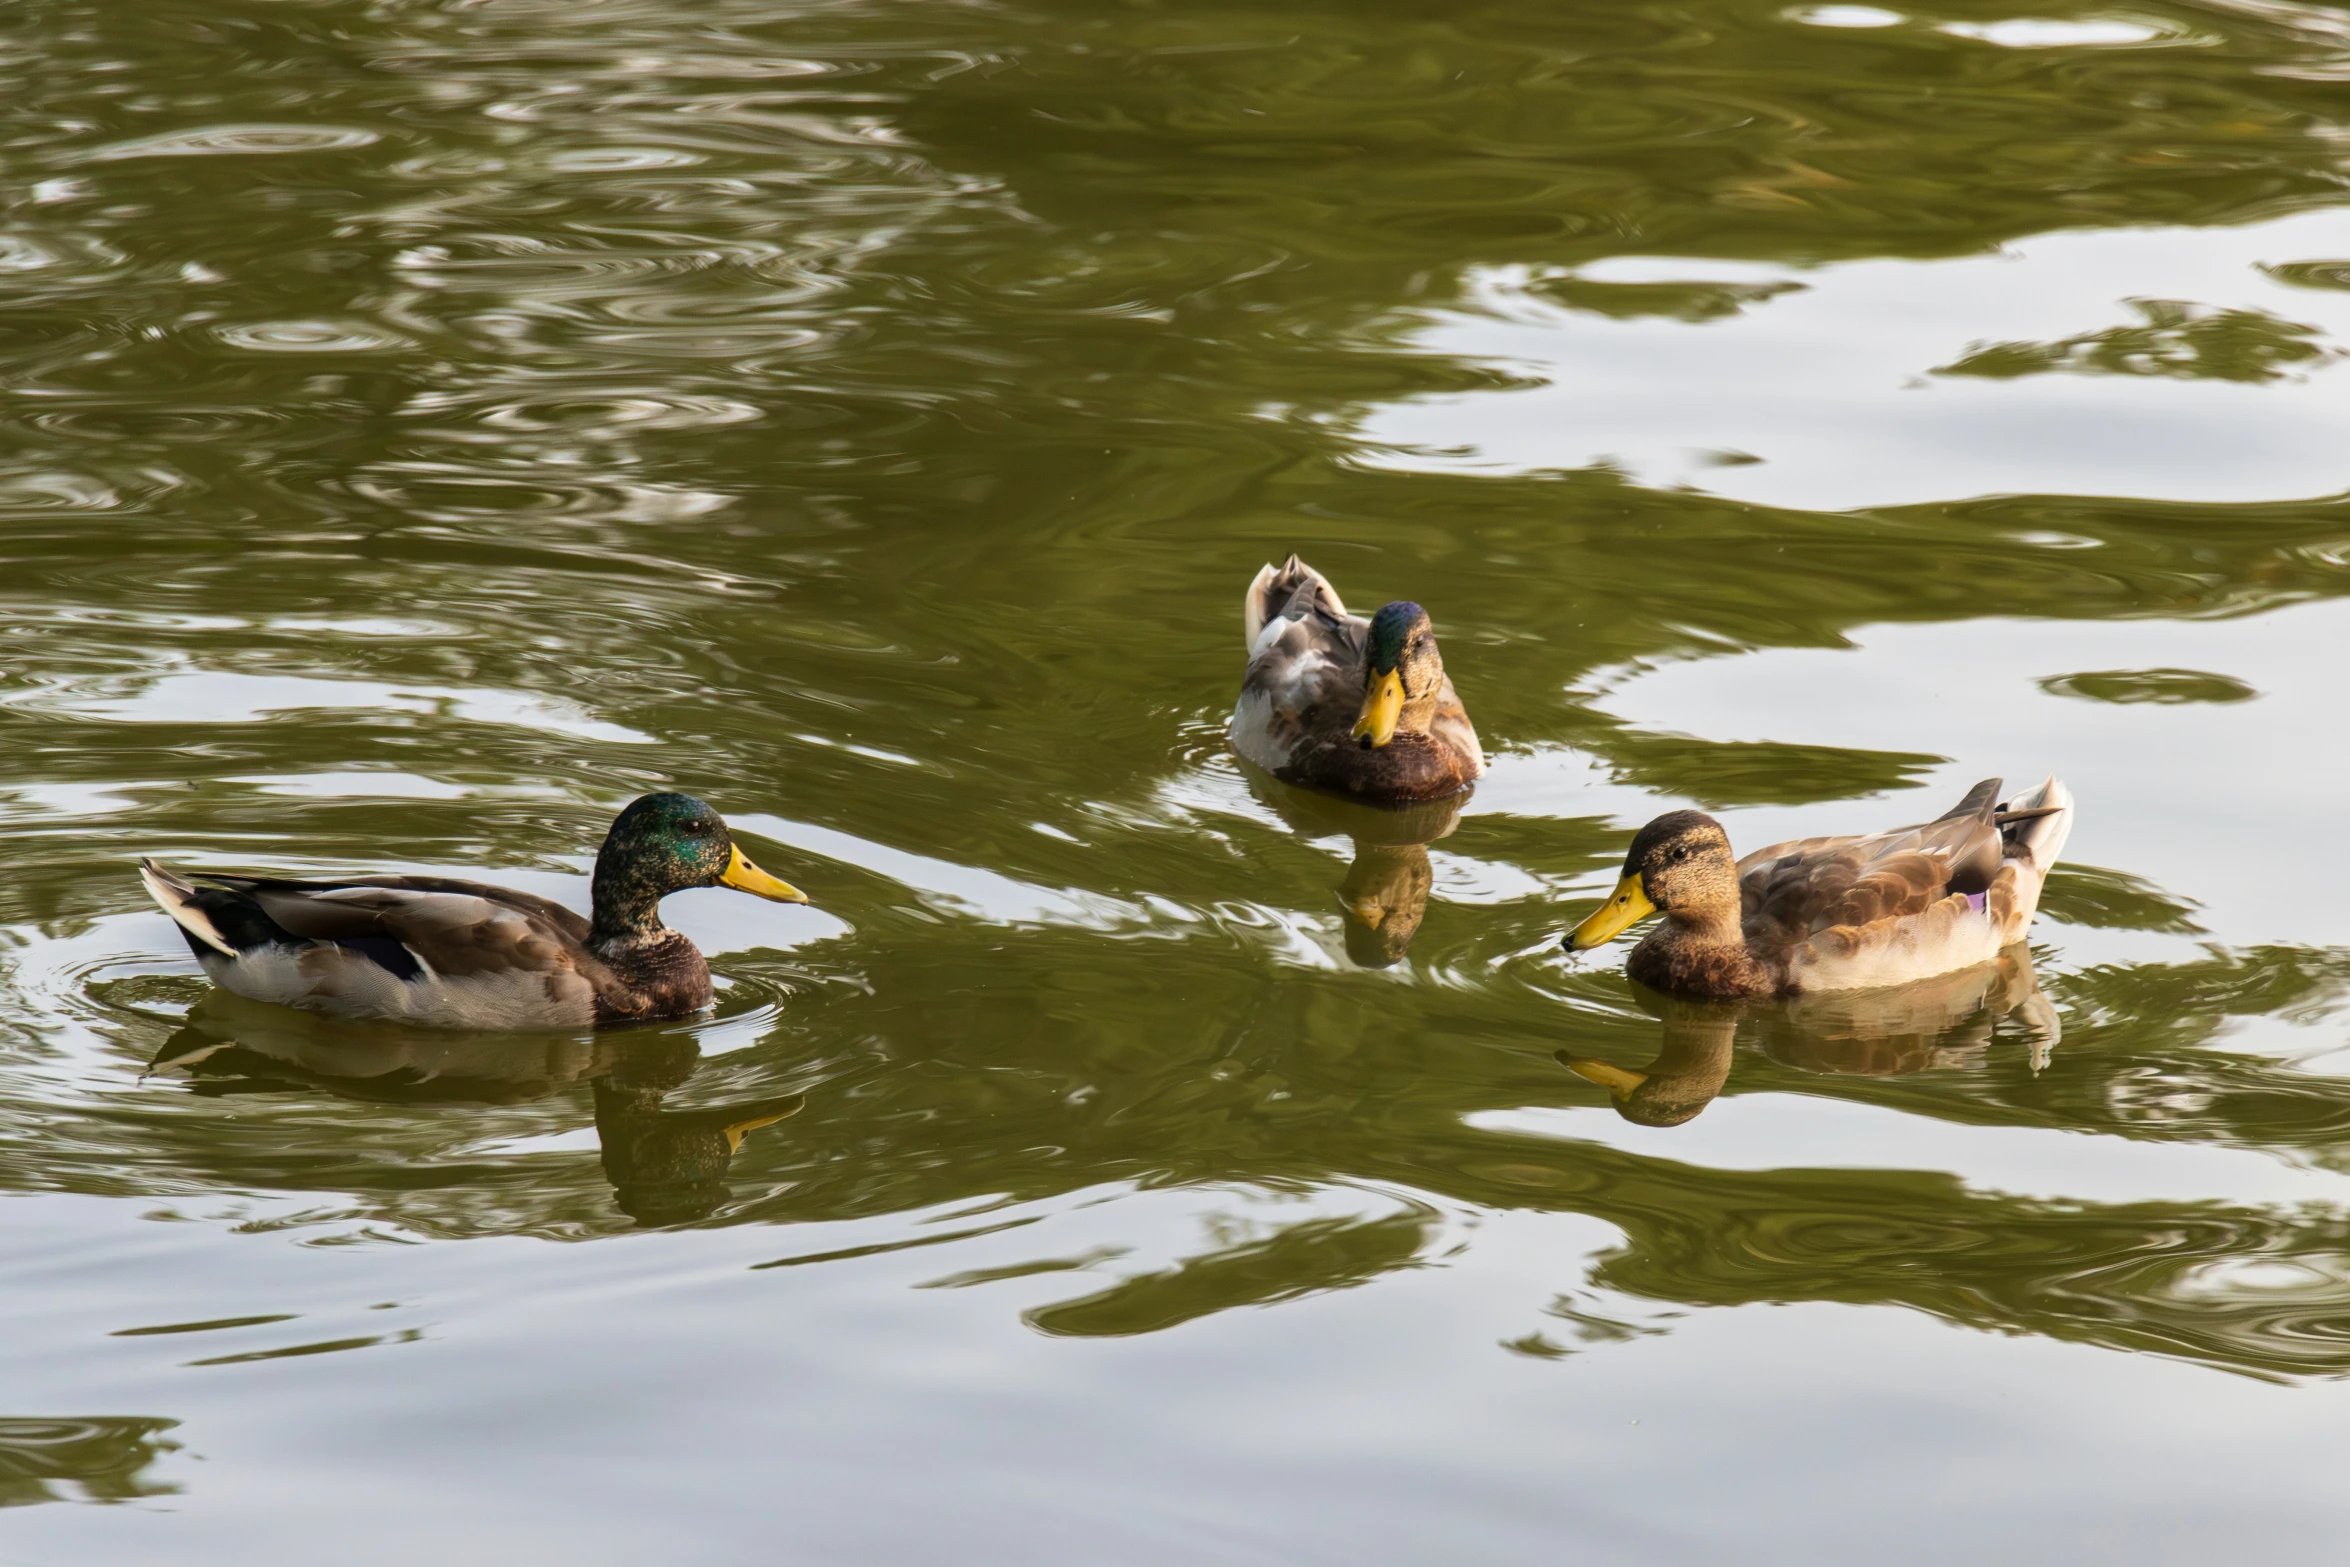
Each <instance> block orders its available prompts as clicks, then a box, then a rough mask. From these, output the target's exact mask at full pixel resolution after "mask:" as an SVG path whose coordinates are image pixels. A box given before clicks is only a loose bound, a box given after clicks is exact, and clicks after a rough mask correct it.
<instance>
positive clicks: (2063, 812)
mask: <svg viewBox="0 0 2350 1567" xmlns="http://www.w3.org/2000/svg"><path fill="white" fill-rule="evenodd" d="M1997 820H1998V822H1999V835H2000V836H2001V837H2002V838H2004V839H2006V840H2007V845H2006V852H2007V853H2008V854H2009V855H2010V856H2013V855H2016V854H2018V853H2022V854H2027V855H2029V856H2031V860H2032V863H2033V864H2034V865H2035V866H2037V867H2038V868H2039V870H2040V873H2041V874H2042V875H2043V876H2045V875H2046V874H2047V873H2048V872H2050V871H2052V870H2054V869H2055V868H2056V857H2057V856H2058V855H2060V854H2062V853H2063V852H2064V841H2065V840H2066V839H2067V838H2069V837H2071V836H2072V832H2073V792H2072V791H2071V790H2070V789H2067V788H2066V787H2065V786H2064V781H2063V780H2062V779H2060V778H2057V777H2056V776H2054V775H2053V774H2051V775H2050V776H2049V778H2048V779H2047V781H2046V782H2044V783H2042V784H2041V785H2040V787H2039V788H2037V789H2032V790H2028V791H2026V792H2025V793H2023V794H2019V795H2016V796H2015V797H2014V798H2012V799H2007V800H2002V801H2000V802H1999V814H1998V817H1997Z"/></svg>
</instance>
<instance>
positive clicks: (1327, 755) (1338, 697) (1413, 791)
mask: <svg viewBox="0 0 2350 1567" xmlns="http://www.w3.org/2000/svg"><path fill="white" fill-rule="evenodd" d="M1242 617H1243V624H1244V625H1245V626H1246V628H1247V632H1248V672H1247V673H1246V674H1244V675H1243V676H1242V677H1241V681H1240V701H1239V703H1238V705H1236V706H1235V707H1234V708H1233V709H1232V748H1233V749H1234V750H1236V751H1238V752H1239V753H1240V754H1241V755H1242V756H1245V757H1247V758H1248V759H1249V760H1250V761H1252V762H1254V763H1256V764H1257V765H1258V766H1259V767H1262V768H1264V769H1265V770H1266V771H1267V772H1269V773H1271V774H1272V775H1273V776H1274V777H1276V778H1279V779H1281V780H1283V781H1284V782H1287V783H1296V784H1306V785H1309V786H1310V787H1313V788H1317V789H1330V790H1335V791H1336V792H1338V793H1340V794H1349V795H1354V796H1356V797H1357V798H1359V799H1365V800H1373V801H1379V802H1383V803H1390V804H1392V803H1396V802H1401V801H1407V800H1434V799H1439V798H1442V797H1443V796H1445V795H1448V794H1458V793H1460V791H1461V790H1463V789H1466V788H1467V787H1469V785H1470V784H1472V783H1474V782H1476V780H1477V776H1478V774H1480V773H1482V772H1484V771H1485V753H1484V751H1483V750H1481V749H1480V748H1479V747H1478V744H1477V731H1476V730H1475V729H1473V728H1471V727H1470V725H1469V715H1468V714H1467V713H1466V712H1465V711H1463V710H1462V708H1461V699H1460V697H1459V696H1458V695H1457V694H1456V693H1455V692H1454V691H1453V688H1452V682H1451V681H1450V680H1448V679H1446V678H1445V674H1444V658H1443V656H1442V655H1441V654H1439V653H1438V652H1437V651H1436V628H1435V627H1434V626H1433V625H1431V624H1430V623H1429V620H1428V612H1427V611H1426V610H1424V609H1422V608H1421V607H1420V606H1419V605H1417V604H1414V603H1410V602H1409V601H1406V600H1398V601H1397V602H1395V603H1393V604H1388V605H1385V606H1383V607H1382V608H1381V609H1380V611H1379V613H1378V614H1376V615H1373V616H1372V617H1371V618H1370V619H1369V620H1364V619H1363V618H1362V617H1361V616H1359V615H1350V614H1348V613H1347V612H1346V606H1345V605H1344V604H1342V603H1340V602H1339V599H1338V591H1337V589H1335V588H1333V587H1331V586H1330V583H1329V581H1328V579H1326V578H1325V577H1323V575H1322V574H1321V573H1320V572H1318V571H1316V570H1315V569H1314V568H1313V567H1311V566H1309V565H1307V564H1306V563H1305V562H1304V561H1302V560H1299V559H1298V558H1297V557H1296V556H1295V555H1292V556H1290V557H1289V559H1288V561H1287V562H1286V563H1285V564H1284V565H1283V566H1282V567H1281V569H1280V570H1278V571H1276V570H1274V569H1273V568H1272V567H1271V566H1267V567H1265V568H1264V569H1263V570H1261V571H1259V572H1258V573H1257V576H1256V580H1255V581H1254V582H1251V583H1250V584H1249V585H1248V598H1247V600H1246V602H1245V603H1244V605H1243V607H1242Z"/></svg>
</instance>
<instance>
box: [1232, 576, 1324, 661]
mask: <svg viewBox="0 0 2350 1567" xmlns="http://www.w3.org/2000/svg"><path fill="white" fill-rule="evenodd" d="M1301 594H1303V595H1304V596H1305V597H1307V598H1309V599H1311V598H1319V599H1320V600H1321V601H1322V605H1323V607H1324V608H1325V609H1327V610H1329V611H1330V612H1331V613H1332V614H1333V615H1336V616H1339V617H1340V618H1341V619H1343V618H1344V617H1345V615H1346V606H1345V605H1344V604H1342V603H1340V602H1339V598H1338V590H1337V589H1336V588H1334V587H1332V586H1331V585H1330V579H1329V578H1327V577H1325V576H1323V575H1322V574H1321V573H1320V572H1318V571H1316V570H1315V569H1314V568H1313V567H1311V566H1309V565H1307V564H1306V563H1305V562H1304V561H1302V560H1299V559H1298V558H1297V556H1296V555H1294V554H1292V555H1291V556H1290V557H1289V559H1287V560H1286V561H1283V562H1282V563H1281V565H1280V566H1279V567H1278V568H1276V567H1273V566H1265V567H1262V568H1260V569H1259V570H1258V572H1257V574H1256V578H1255V580H1253V581H1251V582H1250V583H1249V585H1248V596H1247V598H1245V599H1244V600H1242V602H1241V609H1240V614H1241V625H1242V627H1243V628H1244V629H1245V630H1246V632H1247V637H1248V646H1249V651H1251V652H1252V653H1253V652H1254V651H1256V646H1257V638H1258V637H1259V636H1261V635H1262V634H1263V633H1264V630H1265V627H1266V626H1267V625H1268V624H1270V623H1271V622H1273V621H1274V620H1277V619H1279V618H1280V617H1281V616H1282V615H1284V614H1286V613H1287V612H1288V610H1289V607H1290V605H1291V603H1292V602H1294V601H1295V600H1296V599H1297V598H1298V597H1299V596H1300V595H1301Z"/></svg>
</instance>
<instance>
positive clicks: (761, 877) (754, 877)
mask: <svg viewBox="0 0 2350 1567" xmlns="http://www.w3.org/2000/svg"><path fill="white" fill-rule="evenodd" d="M718 881H719V885H721V886H725V887H732V888H734V889H735V890H736V891H738V892H747V893H750V894H751V895H752V896H753V897H759V898H765V899H767V900H769V901H770V902H773V903H805V902H807V901H808V895H807V894H806V893H804V892H802V891H800V889H799V888H797V887H795V886H793V885H792V884H791V883H790V882H788V881H777V880H776V879H775V878H774V877H772V876H770V875H768V874H767V873H766V872H765V871H763V870H761V869H759V867H758V866H756V865H753V864H752V863H751V862H750V861H749V860H747V859H745V858H743V851H742V849H741V847H740V846H739V845H738V846H737V847H736V849H735V851H734V853H733V854H732V855H730V856H729V857H728V859H727V861H726V873H725V874H724V875H722V876H720V877H719V878H718Z"/></svg>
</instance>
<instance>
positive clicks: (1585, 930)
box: [1567, 778, 2072, 997]
mask: <svg viewBox="0 0 2350 1567" xmlns="http://www.w3.org/2000/svg"><path fill="white" fill-rule="evenodd" d="M1998 795H1999V780H1998V779H1996V778H1992V779H1986V780H1985V781H1984V782H1982V783H1980V784H1977V785H1976V786H1975V787H1974V788H1973V789H1971V790H1969V791H1968V793H1967V796H1966V798H1965V799H1963V800H1961V801H1960V802H1959V803H1958V805H1957V806H1956V807H1954V808H1953V809H1952V810H1950V811H1949V812H1947V813H1946V814H1944V815H1942V816H1940V817H1937V818H1935V819H1934V820H1933V821H1931V822H1927V823H1925V824H1923V825H1921V826H1916V827H1898V828H1894V829H1893V830H1892V831H1890V832H1882V833H1875V834H1871V835H1868V836H1865V837H1849V838H1805V839H1801V840H1798V841H1795V842H1790V843H1778V844H1773V845H1771V846H1770V847H1769V848H1767V849H1757V850H1756V851H1754V852H1753V853H1752V854H1749V855H1747V856H1746V857H1745V858H1744V859H1742V860H1737V861H1733V860H1732V859H1731V855H1730V840H1729V838H1728V837H1727V836H1726V835H1725V834H1724V833H1723V831H1722V827H1721V824H1720V823H1719V822H1717V821H1715V820H1714V819H1713V818H1712V817H1710V816H1706V815H1704V814H1702V813H1700V812H1697V811H1673V812H1669V813H1667V814H1666V815H1663V816H1660V817H1658V818H1657V819H1656V820H1655V821H1653V822H1650V823H1649V824H1648V825H1647V826H1646V827H1644V828H1642V829H1641V830H1640V834H1639V836H1638V837H1636V838H1634V839H1633V841H1632V847H1631V850H1630V852H1629V853H1627V854H1626V855H1625V857H1624V871H1623V878H1622V880H1621V881H1620V882H1619V883H1618V884H1617V887H1616V890H1615V892H1614V893H1613V894H1612V895H1611V896H1610V898H1609V900H1608V902H1607V903H1605V904H1603V905H1602V906H1601V907H1600V908H1599V909H1598V910H1597V911H1595V912H1594V913H1593V914H1592V915H1591V917H1590V918H1588V919H1586V920H1585V921H1584V922H1583V923H1582V924H1581V925H1580V926H1578V927H1576V930H1575V932H1574V934H1573V935H1571V936H1569V937H1568V938H1567V943H1568V945H1569V946H1570V947H1573V948H1575V949H1577V950H1582V949H1585V948H1588V947H1593V946H1597V945H1599V944H1600V943H1601V942H1604V941H1606V940H1608V939H1610V938H1611V937H1613V936H1614V935H1615V934H1616V933H1617V932H1618V931H1621V930H1623V929H1624V928H1626V927H1627V926H1629V925H1631V924H1632V923H1634V922H1635V921H1637V920H1640V919H1642V918H1645V917H1646V916H1647V915H1649V914H1651V913H1661V914H1662V915H1663V916H1664V918H1663V920H1662V921H1660V922H1659V923H1658V925H1657V926H1656V928H1655V929H1654V930H1652V931H1650V932H1649V933H1648V935H1647V936H1646V937H1644V938H1643V939H1642V940H1641V942H1640V944H1639V945H1638V946H1637V947H1635V948H1633V950H1632V955H1631V957H1630V958H1629V959H1627V960H1626V962H1625V965H1624V971H1625V972H1626V973H1627V974H1629V975H1630V976H1631V977H1632V978H1634V979H1636V980H1638V981H1640V982H1641V983H1642V984H1645V985H1649V986H1652V987H1654V988H1655V989H1658V990H1662V991H1667V992H1670V993H1672V994H1676V995H1692V996H1717V997H1740V996H1765V995H1793V994H1797V993H1799V992H1805V991H1818V990H1848V989H1859V988H1865V987H1869V986H1877V985H1898V984H1906V983H1908V982H1910V981H1912V980H1916V979H1921V978H1924V977H1926V976H1928V975H1933V974H1941V973H1947V972H1949V971H1950V970H1952V969H1959V968H1966V967H1970V966H1973V965H1975V964H1979V963H1988V962H1990V961H1991V960H1992V959H1993V958H1994V957H1996V956H1997V955H1998V954H1999V952H2000V950H2001V949H2002V948H2004V947H2006V946H2007V945H2009V944H2010V943H2011V942H2016V941H2020V940H2022V939H2023V935H2024V932H2025V931H2026V930H2027V929H2028V928H2029V927H2030V925H2031V922H2032V914H2033V912H2034V910H2035V909H2037V908H2038V906H2039V901H2040V888H2041V885H2042V883H2043V882H2044V881H2045V880H2046V878H2047V875H2048V872H2049V871H2050V870H2051V869H2052V868H2054V866H2055V864H2056V858H2057V855H2058V854H2059V853H2061V852H2062V851H2063V848H2064V840H2065V838H2066V836H2067V835H2068V834H2069V833H2070V832H2071V830H2072V795H2071V794H2070V792H2069V791H2067V790H2066V789H2065V787H2064V785H2063V784H2061V783H2059V782H2057V781H2056V780H2055V779H2053V778H2051V779H2049V780H2048V781H2047V782H2046V783H2044V784H2042V785H2041V786H2040V787H2039V788H2038V789H2037V790H2034V791H2033V792H2031V793H2030V794H2027V795H2022V796H2019V797H2017V798H2016V799H2015V800H2014V801H2012V802H2008V803H2001V802H2000V801H1999V798H1998Z"/></svg>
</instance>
